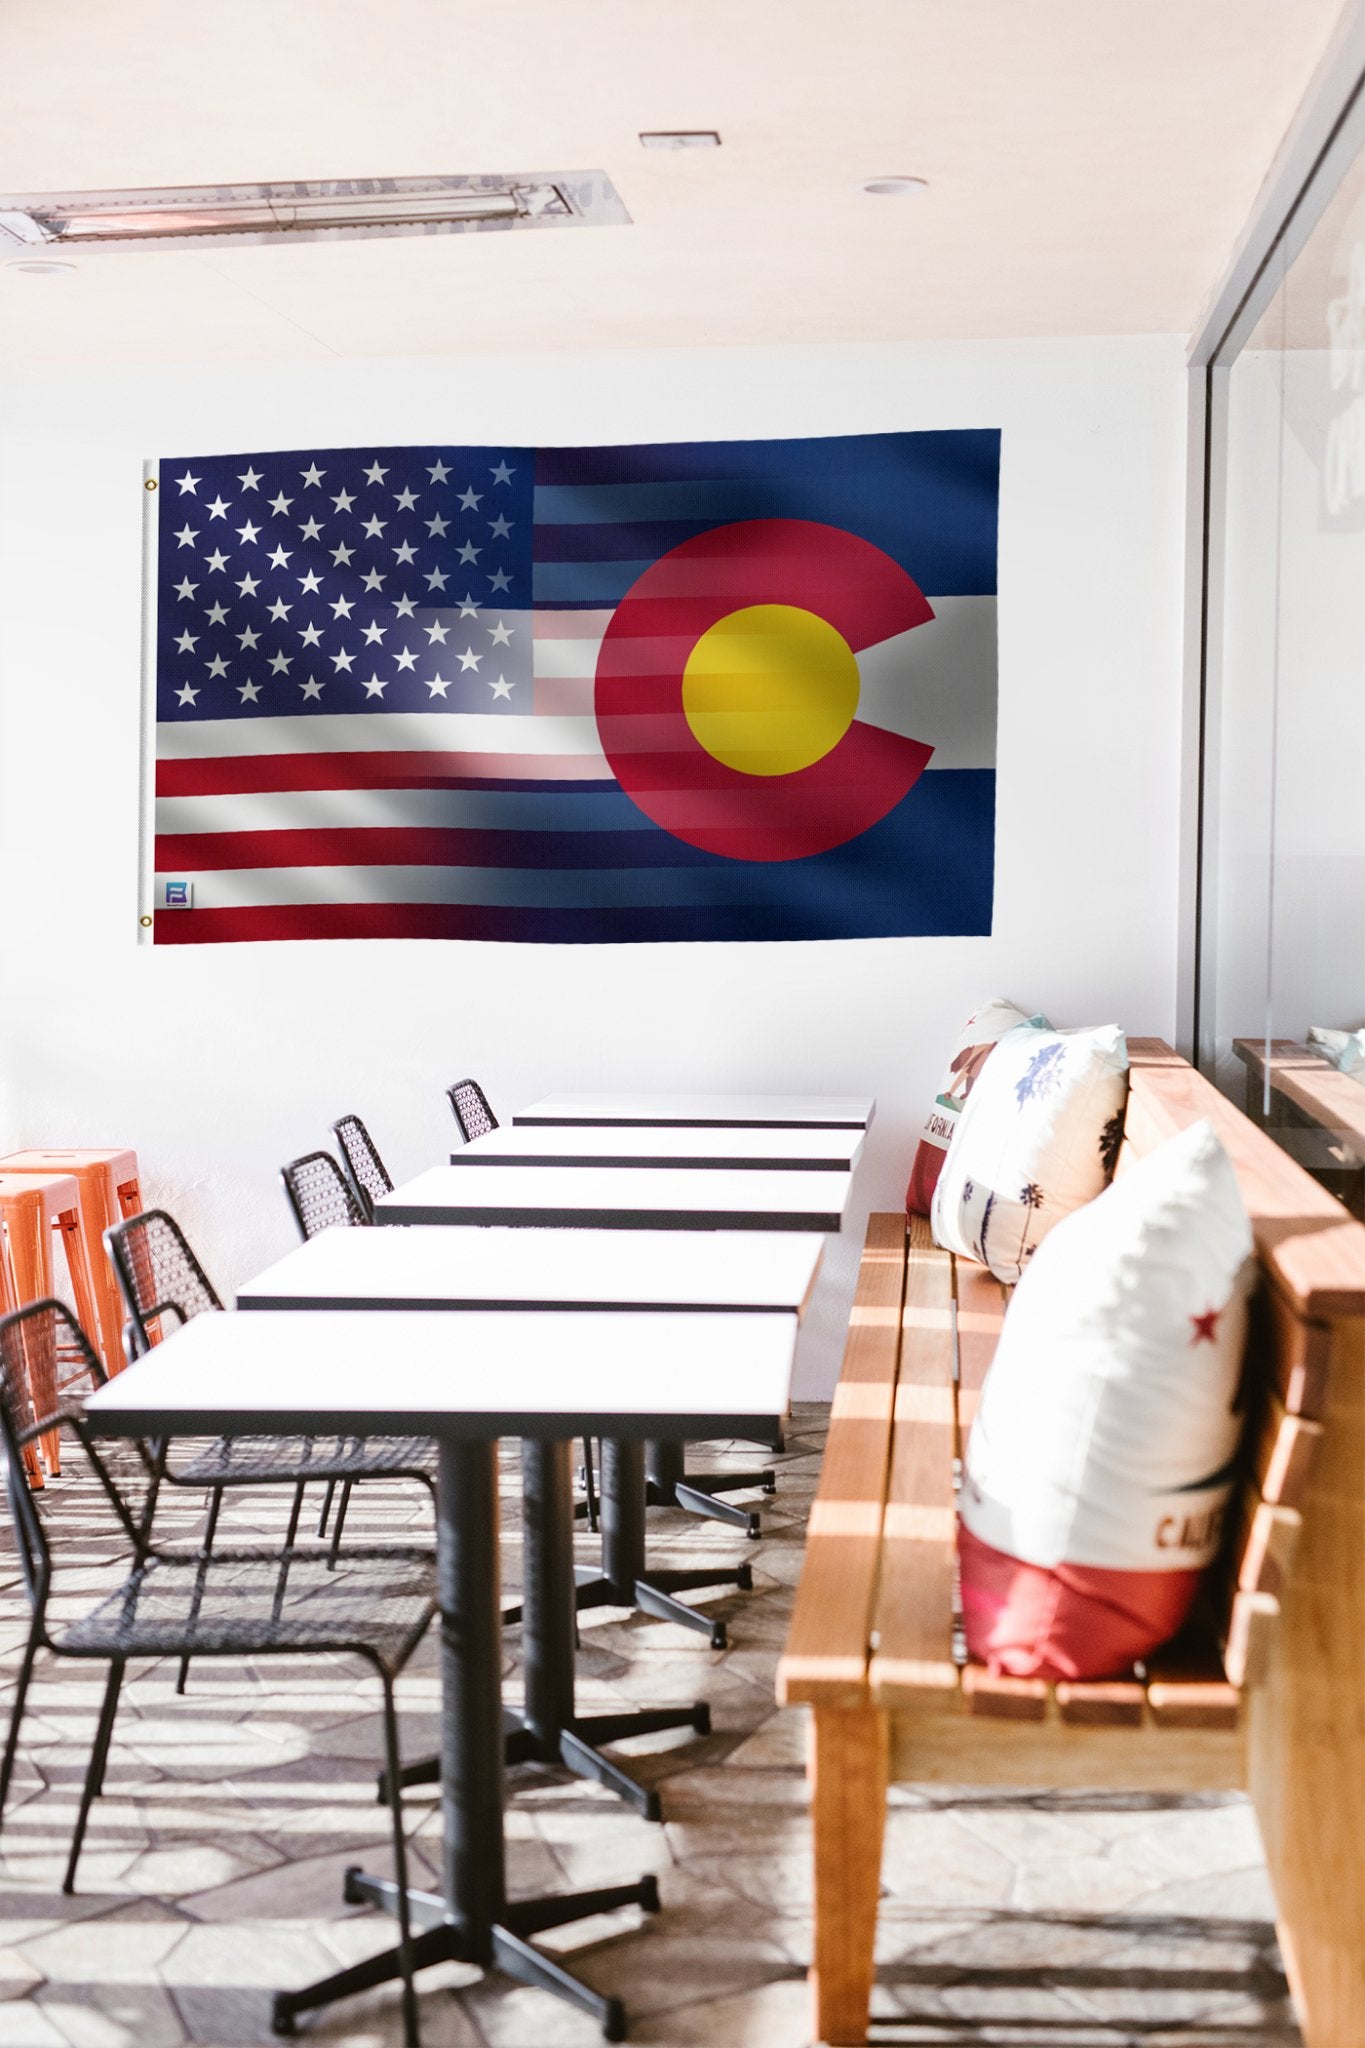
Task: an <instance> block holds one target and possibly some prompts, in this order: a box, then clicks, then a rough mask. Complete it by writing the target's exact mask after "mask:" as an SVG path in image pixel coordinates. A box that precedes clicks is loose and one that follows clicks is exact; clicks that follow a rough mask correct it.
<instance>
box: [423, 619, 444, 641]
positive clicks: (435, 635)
mask: <svg viewBox="0 0 1365 2048" xmlns="http://www.w3.org/2000/svg"><path fill="white" fill-rule="evenodd" d="M449 631H450V628H449V626H443V625H442V624H441V621H440V620H439V619H438V620H437V621H436V624H435V625H434V626H428V627H427V628H426V636H427V639H428V640H440V641H442V642H444V640H445V637H446V634H447V633H448V632H449Z"/></svg>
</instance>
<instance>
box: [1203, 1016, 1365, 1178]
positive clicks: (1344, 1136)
mask: <svg viewBox="0 0 1365 2048" xmlns="http://www.w3.org/2000/svg"><path fill="white" fill-rule="evenodd" d="M1232 1049H1233V1051H1234V1052H1235V1053H1236V1055H1237V1057H1238V1058H1239V1059H1240V1060H1241V1061H1242V1062H1243V1064H1244V1065H1245V1067H1246V1069H1247V1082H1248V1104H1247V1107H1248V1111H1249V1113H1250V1114H1252V1115H1253V1116H1254V1117H1256V1118H1257V1119H1258V1120H1259V1112H1260V1102H1259V1101H1258V1102H1257V1104H1256V1107H1255V1109H1252V1105H1251V1100H1250V1095H1251V1092H1252V1091H1254V1092H1255V1094H1256V1095H1257V1097H1261V1096H1262V1089H1263V1085H1264V1082H1265V1078H1266V1076H1267V1074H1268V1075H1269V1077H1270V1086H1271V1091H1272V1093H1274V1094H1276V1095H1281V1096H1283V1097H1284V1099H1285V1101H1286V1102H1289V1103H1292V1104H1293V1106H1294V1108H1295V1109H1297V1110H1299V1111H1300V1112H1301V1113H1302V1115H1304V1116H1305V1117H1306V1118H1307V1119H1308V1121H1309V1122H1310V1123H1311V1124H1315V1125H1317V1126H1318V1128H1319V1129H1321V1130H1324V1131H1330V1132H1331V1133H1332V1134H1333V1136H1334V1137H1335V1138H1337V1139H1338V1140H1339V1141H1340V1142H1341V1144H1342V1146H1343V1148H1344V1151H1345V1153H1346V1155H1347V1157H1348V1160H1349V1161H1350V1162H1351V1163H1353V1164H1355V1165H1357V1166H1359V1165H1361V1164H1365V1088H1362V1087H1361V1085H1360V1083H1359V1081H1357V1080H1356V1079H1355V1077H1354V1075H1352V1074H1343V1073H1342V1072H1341V1070H1340V1068H1339V1067H1334V1066H1333V1065H1332V1062H1331V1061H1330V1060H1329V1059H1326V1058H1325V1057H1324V1056H1323V1055H1322V1054H1321V1053H1318V1052H1314V1050H1313V1049H1312V1047H1311V1046H1307V1045H1299V1044H1297V1043H1296V1042H1295V1040H1293V1039H1289V1038H1275V1039H1272V1040H1271V1042H1270V1054H1269V1057H1268V1058H1267V1056H1266V1046H1265V1040H1264V1039H1258V1038H1235V1039H1234V1040H1233V1041H1232Z"/></svg>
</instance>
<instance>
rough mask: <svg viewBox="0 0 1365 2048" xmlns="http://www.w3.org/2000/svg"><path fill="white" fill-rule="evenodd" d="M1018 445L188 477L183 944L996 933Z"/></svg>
mask: <svg viewBox="0 0 1365 2048" xmlns="http://www.w3.org/2000/svg"><path fill="white" fill-rule="evenodd" d="M998 476H999V435H998V433H996V432H994V431H986V430H970V431H965V430H964V431H951V432H936V433H914V434H872V435H854V436H846V437H839V438H830V439H819V440H815V439H811V440H796V441H728V442H686V443H678V444H673V445H655V446H640V447H617V448H596V447H594V448H543V449H539V450H535V449H529V448H510V447H509V448H450V447H445V448H442V447H430V448H378V449H363V450H358V449H320V450H317V451H303V452H297V451H296V452H292V453H284V454H281V453H270V454H254V455H250V456H247V455H236V456H230V457H229V456H212V457H200V456H192V457H184V456H178V457H176V458H174V460H163V461H162V462H161V463H160V465H159V473H158V480H157V481H158V491H159V497H158V505H159V511H158V514H157V527H158V539H157V570H156V584H157V607H156V647H155V685H156V772H155V807H156V815H155V870H156V894H155V904H156V918H155V938H156V941H157V943H159V944H163V945H164V944H174V945H180V944H187V943H188V944H195V943H199V942H203V941H222V940H249V939H308V938H472V939H522V940H543V941H579V942H581V941H639V940H649V939H655V940H658V939H829V938H865V937H878V936H889V935H897V934H929V933H934V934H943V933H981V932H989V930H990V928H991V898H992V881H993V862H994V805H995V768H994V762H995V722H996V721H995V696H996V685H995V675H996V664H995V587H996V585H995V571H996V511H997V499H998Z"/></svg>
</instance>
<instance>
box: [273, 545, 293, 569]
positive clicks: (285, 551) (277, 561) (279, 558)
mask: <svg viewBox="0 0 1365 2048" xmlns="http://www.w3.org/2000/svg"><path fill="white" fill-rule="evenodd" d="M292 553H293V550H292V548H275V549H273V550H272V551H271V555H270V566H271V568H272V569H282V568H283V567H284V565H285V563H286V562H287V561H288V560H289V557H290V555H291V554H292Z"/></svg>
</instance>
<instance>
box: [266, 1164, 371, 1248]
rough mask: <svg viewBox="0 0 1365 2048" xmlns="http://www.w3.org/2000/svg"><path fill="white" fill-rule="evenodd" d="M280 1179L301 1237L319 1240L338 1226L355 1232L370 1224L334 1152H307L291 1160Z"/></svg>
mask: <svg viewBox="0 0 1365 2048" xmlns="http://www.w3.org/2000/svg"><path fill="white" fill-rule="evenodd" d="M280 1179H281V1180H282V1181H283V1182H284V1192H285V1194H286V1195H287V1196H288V1198H289V1206H290V1208H291V1209H292V1210H293V1212H294V1221H295V1222H296V1223H297V1224H298V1226H299V1236H300V1237H303V1238H309V1237H316V1236H317V1234H318V1232H319V1231H320V1230H331V1229H333V1228H334V1226H336V1225H337V1224H341V1225H342V1226H343V1227H345V1228H348V1229H355V1228H356V1227H358V1226H360V1225H362V1224H366V1223H368V1222H369V1220H370V1219H369V1217H368V1216H367V1215H366V1214H365V1212H364V1210H363V1209H362V1208H361V1206H360V1203H359V1202H358V1201H357V1199H356V1196H355V1192H354V1190H353V1189H352V1187H351V1185H350V1182H349V1181H348V1180H347V1178H346V1176H345V1174H344V1173H343V1172H342V1170H341V1168H340V1167H339V1166H338V1165H337V1163H336V1161H335V1159H333V1157H332V1155H331V1153H330V1152H305V1153H304V1154H303V1156H302V1157H301V1158H299V1159H291V1160H290V1161H289V1164H288V1165H287V1166H282V1167H281V1168H280Z"/></svg>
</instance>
